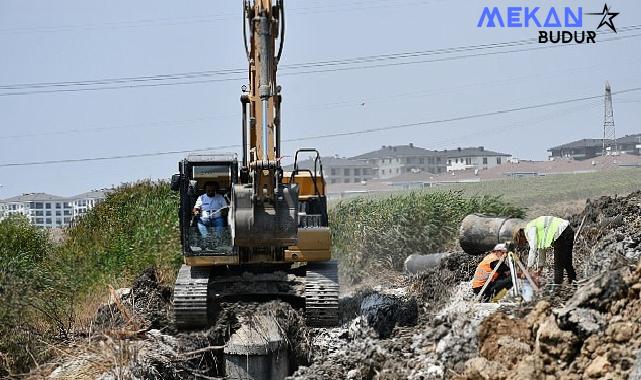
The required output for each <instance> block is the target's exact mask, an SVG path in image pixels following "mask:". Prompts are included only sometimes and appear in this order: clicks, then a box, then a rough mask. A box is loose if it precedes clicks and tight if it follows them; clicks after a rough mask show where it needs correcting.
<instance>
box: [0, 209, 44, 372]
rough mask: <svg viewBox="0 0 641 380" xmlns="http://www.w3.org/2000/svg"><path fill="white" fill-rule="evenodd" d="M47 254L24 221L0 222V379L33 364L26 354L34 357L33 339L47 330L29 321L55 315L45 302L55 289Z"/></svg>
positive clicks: (40, 232) (15, 218)
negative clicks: (49, 270)
mask: <svg viewBox="0 0 641 380" xmlns="http://www.w3.org/2000/svg"><path fill="white" fill-rule="evenodd" d="M49 252H50V244H49V240H48V236H47V234H46V232H45V231H44V230H40V229H37V228H35V227H33V226H31V225H30V224H29V221H28V220H27V219H26V218H24V217H22V216H12V217H9V218H7V219H5V220H2V221H0V364H2V366H0V376H2V375H7V374H9V373H10V372H11V370H14V371H23V370H25V369H27V368H29V366H30V365H33V364H34V363H33V361H32V359H31V358H30V352H31V351H35V352H36V354H37V349H38V347H37V346H39V345H40V343H38V341H37V339H38V337H39V335H42V334H44V333H46V330H47V329H46V328H45V329H42V328H34V327H35V326H33V324H32V323H31V321H34V320H35V319H38V318H39V317H40V316H43V315H50V314H51V313H55V310H53V309H52V305H51V304H50V303H49V302H47V295H48V294H51V292H52V290H54V289H55V287H52V282H51V277H50V276H48V273H47V272H48V268H47V266H46V263H45V262H46V260H47V257H48V254H49ZM1 368H4V369H5V370H3V369H1Z"/></svg>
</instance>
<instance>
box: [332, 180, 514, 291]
mask: <svg viewBox="0 0 641 380" xmlns="http://www.w3.org/2000/svg"><path fill="white" fill-rule="evenodd" d="M472 213H483V214H490V215H499V216H513V217H522V216H523V215H524V212H523V210H522V209H519V208H516V207H513V206H511V205H509V204H508V203H506V202H504V201H502V200H501V198H500V197H497V196H487V195H486V196H469V197H466V196H463V194H462V193H461V192H460V191H448V192H434V193H427V192H409V193H401V194H396V195H391V196H387V197H380V198H379V197H376V198H369V197H362V198H356V199H353V200H347V201H341V202H339V203H338V204H336V205H335V207H333V209H332V210H331V215H330V220H331V223H332V241H333V248H334V256H335V257H337V258H338V259H339V260H340V262H341V265H342V268H343V269H342V273H343V275H344V277H346V278H347V279H348V280H351V281H359V280H360V279H361V277H362V276H364V275H365V274H366V273H371V270H372V269H376V268H388V269H395V270H401V269H402V267H403V262H404V260H405V258H407V256H408V255H410V254H413V253H420V254H427V253H433V252H438V251H441V250H443V249H445V248H446V247H447V246H448V245H450V244H452V243H453V242H454V240H455V238H456V236H457V232H458V227H459V226H460V223H461V221H462V220H463V218H464V217H465V216H466V215H468V214H472Z"/></svg>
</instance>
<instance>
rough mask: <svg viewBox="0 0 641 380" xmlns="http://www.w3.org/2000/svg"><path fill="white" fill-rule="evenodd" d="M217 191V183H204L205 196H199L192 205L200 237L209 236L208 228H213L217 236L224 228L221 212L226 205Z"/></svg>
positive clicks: (223, 198)
mask: <svg viewBox="0 0 641 380" xmlns="http://www.w3.org/2000/svg"><path fill="white" fill-rule="evenodd" d="M218 189H219V185H218V182H215V181H210V182H206V183H205V194H203V195H201V196H199V197H198V199H197V200H196V204H195V205H194V209H193V213H194V215H195V216H198V230H199V231H200V235H201V236H202V237H207V236H209V232H208V231H207V228H208V227H213V228H214V229H215V230H216V233H217V234H218V235H220V234H221V233H222V231H223V228H224V227H225V219H224V218H223V215H222V212H221V211H222V210H223V209H224V208H226V207H228V205H227V200H226V199H225V197H223V196H222V195H220V194H219V193H218Z"/></svg>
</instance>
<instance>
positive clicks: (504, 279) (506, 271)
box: [472, 244, 512, 302]
mask: <svg viewBox="0 0 641 380" xmlns="http://www.w3.org/2000/svg"><path fill="white" fill-rule="evenodd" d="M505 255H507V246H506V245H505V244H497V245H496V246H495V247H494V249H492V251H490V253H489V254H488V255H487V256H485V257H484V258H483V261H481V263H480V264H479V265H478V267H476V272H474V279H473V280H472V290H473V291H474V294H479V293H480V292H481V289H482V288H483V286H484V285H485V283H486V282H487V280H488V278H490V275H492V272H493V271H494V268H496V266H497V265H498V264H499V261H500V260H501V258H502V257H504V256H505ZM511 287H512V277H511V276H510V268H509V267H508V266H507V264H506V263H505V261H504V262H502V263H501V264H500V265H499V267H498V269H497V270H496V271H495V272H494V274H493V275H492V279H491V280H490V283H489V284H488V285H487V287H486V288H485V290H484V291H483V296H482V300H483V301H486V302H487V301H489V300H491V299H492V298H493V297H494V296H495V295H496V294H497V293H499V292H500V291H501V290H503V289H510V288H511Z"/></svg>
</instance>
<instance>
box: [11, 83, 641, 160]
mask: <svg viewBox="0 0 641 380" xmlns="http://www.w3.org/2000/svg"><path fill="white" fill-rule="evenodd" d="M636 91H641V87H634V88H629V89H625V90H620V91H615V92H612V94H613V95H618V94H625V93H631V92H636ZM602 96H603V95H594V96H585V97H579V98H571V99H564V100H559V101H555V102H547V103H540V104H534V105H528V106H521V107H513V108H506V109H502V110H497V111H493V112H484V113H476V114H469V115H463V116H456V117H451V118H443V119H435V120H428V121H421V122H416V123H404V124H397V125H390V126H385V127H379V128H368V129H364V130H359V131H350V132H339V133H331V134H323V135H315V136H306V137H297V138H291V139H284V140H283V142H300V141H308V140H319V139H327V138H336V137H348V136H355V135H363V134H370V133H377V132H383V131H389V130H397V129H404V128H411V127H419V126H427V125H435V124H443V123H451V122H456V121H464V120H472V119H479V118H485V117H491V116H498V115H504V114H508V113H513V112H520V111H525V110H532V109H541V108H547V107H552V106H558V105H562V104H571V103H578V102H584V101H589V100H594V99H600V98H602ZM238 147H240V145H239V144H232V145H220V146H215V147H207V148H200V149H190V150H173V151H163V152H153V153H138V154H129V155H116V156H102V157H89V158H77V159H63V160H46V161H32V162H14V163H5V164H0V167H18V166H35V165H51V164H65V163H78V162H92V161H107V160H117V159H128V158H140V157H155V156H163V155H173V154H186V153H191V152H204V151H212V150H220V149H229V148H238Z"/></svg>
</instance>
